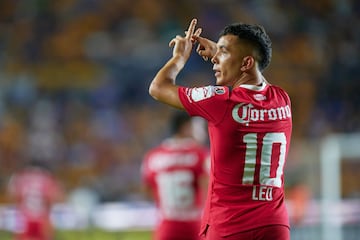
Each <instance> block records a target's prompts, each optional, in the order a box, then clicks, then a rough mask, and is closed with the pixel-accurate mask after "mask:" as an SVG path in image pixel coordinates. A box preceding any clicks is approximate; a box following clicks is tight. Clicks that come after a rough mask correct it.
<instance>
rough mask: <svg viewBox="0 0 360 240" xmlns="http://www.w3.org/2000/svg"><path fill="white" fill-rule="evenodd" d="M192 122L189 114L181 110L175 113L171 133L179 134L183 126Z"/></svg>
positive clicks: (172, 118)
mask: <svg viewBox="0 0 360 240" xmlns="http://www.w3.org/2000/svg"><path fill="white" fill-rule="evenodd" d="M190 120H191V116H190V115H189V114H188V113H187V112H185V111H181V110H178V111H176V112H174V113H173V115H172V117H171V123H170V131H171V133H172V134H176V133H178V132H179V131H180V129H181V128H182V126H184V125H185V124H186V123H188V122H190Z"/></svg>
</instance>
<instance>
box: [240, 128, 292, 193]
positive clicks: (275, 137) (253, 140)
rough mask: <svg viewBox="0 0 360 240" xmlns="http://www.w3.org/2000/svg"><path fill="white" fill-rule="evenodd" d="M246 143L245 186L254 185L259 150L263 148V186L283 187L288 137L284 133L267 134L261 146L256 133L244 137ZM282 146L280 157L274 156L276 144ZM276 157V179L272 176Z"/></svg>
mask: <svg viewBox="0 0 360 240" xmlns="http://www.w3.org/2000/svg"><path fill="white" fill-rule="evenodd" d="M244 142H245V144H246V154H245V166H244V174H243V179H242V182H243V184H249V185H252V184H254V175H255V164H256V157H257V156H256V153H257V148H258V147H259V146H261V151H260V152H261V156H260V173H259V176H260V179H259V182H260V184H261V185H266V186H274V187H281V185H282V181H281V176H282V174H283V167H284V164H285V154H286V136H285V134H284V133H267V134H265V136H264V138H263V139H262V142H261V144H259V142H258V136H257V134H256V133H248V134H245V135H244ZM276 143H277V144H280V153H279V156H272V154H273V146H274V144H276ZM274 157H276V160H277V161H274V163H276V164H277V165H278V167H277V169H276V175H275V177H271V176H270V170H271V164H272V162H271V160H272V159H273V158H274Z"/></svg>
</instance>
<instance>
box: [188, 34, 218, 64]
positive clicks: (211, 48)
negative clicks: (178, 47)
mask: <svg viewBox="0 0 360 240" xmlns="http://www.w3.org/2000/svg"><path fill="white" fill-rule="evenodd" d="M192 39H193V42H197V43H198V46H197V48H196V52H197V53H198V54H199V55H200V56H201V57H202V58H203V59H204V60H205V61H207V60H209V59H211V58H212V57H213V56H214V55H215V53H216V43H215V42H213V41H211V40H209V39H207V38H204V37H200V34H194V35H193V36H192Z"/></svg>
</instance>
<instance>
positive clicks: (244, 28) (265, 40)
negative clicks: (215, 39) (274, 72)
mask: <svg viewBox="0 0 360 240" xmlns="http://www.w3.org/2000/svg"><path fill="white" fill-rule="evenodd" d="M228 34H232V35H235V36H238V37H239V39H243V40H245V41H248V42H249V43H250V44H252V45H253V47H254V49H255V50H256V51H257V52H258V55H259V56H258V58H259V59H256V60H257V61H258V63H259V69H260V71H262V70H264V69H265V68H266V67H267V66H268V65H269V63H270V61H271V55H272V47H271V40H270V37H269V36H268V35H267V33H266V32H265V29H264V28H263V27H262V26H261V25H256V24H255V25H251V24H246V23H234V24H231V25H228V26H226V27H225V28H224V29H223V30H222V31H221V33H220V36H224V35H228Z"/></svg>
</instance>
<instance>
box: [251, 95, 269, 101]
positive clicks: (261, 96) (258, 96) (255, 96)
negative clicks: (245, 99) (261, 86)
mask: <svg viewBox="0 0 360 240" xmlns="http://www.w3.org/2000/svg"><path fill="white" fill-rule="evenodd" d="M253 97H254V99H255V100H258V101H264V100H266V96H265V95H262V94H260V93H257V94H254V95H253Z"/></svg>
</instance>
